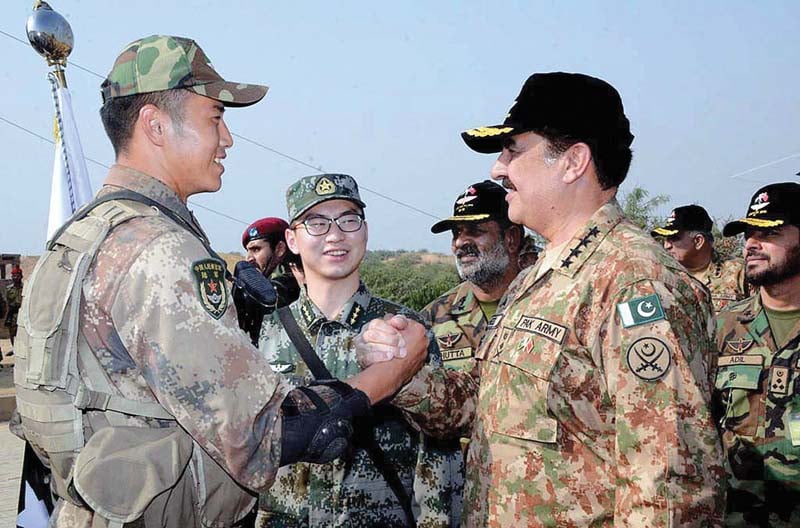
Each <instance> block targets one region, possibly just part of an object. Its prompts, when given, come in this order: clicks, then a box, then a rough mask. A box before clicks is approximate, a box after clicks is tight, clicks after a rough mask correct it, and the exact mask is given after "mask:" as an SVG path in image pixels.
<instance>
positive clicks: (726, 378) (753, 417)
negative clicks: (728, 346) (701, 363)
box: [714, 355, 764, 436]
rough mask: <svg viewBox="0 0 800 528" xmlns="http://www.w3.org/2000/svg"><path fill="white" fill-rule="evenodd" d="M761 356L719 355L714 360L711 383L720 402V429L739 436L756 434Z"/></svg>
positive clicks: (761, 370) (759, 410)
mask: <svg viewBox="0 0 800 528" xmlns="http://www.w3.org/2000/svg"><path fill="white" fill-rule="evenodd" d="M763 365H764V358H763V357H762V356H756V355H752V356H748V355H735V356H721V357H720V358H719V361H718V366H717V372H716V375H715V378H714V386H715V388H716V389H717V391H719V395H720V398H721V404H722V408H721V411H722V413H723V414H722V416H721V417H720V425H721V426H722V427H723V429H727V430H730V431H733V432H735V433H736V434H739V435H743V436H754V435H755V434H756V431H757V428H758V423H759V418H760V416H761V415H762V414H763V405H764V403H763V394H762V390H761V385H762V384H761V375H762V374H761V373H762V372H763Z"/></svg>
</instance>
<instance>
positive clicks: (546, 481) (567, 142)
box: [356, 73, 724, 527]
mask: <svg viewBox="0 0 800 528" xmlns="http://www.w3.org/2000/svg"><path fill="white" fill-rule="evenodd" d="M462 137H463V138H464V140H465V141H466V143H467V145H468V146H470V147H471V148H472V149H474V150H477V151H478V152H486V153H490V152H500V156H499V158H498V160H497V162H496V163H495V165H494V167H493V169H492V176H493V178H495V179H498V180H501V181H502V182H503V185H504V186H505V187H507V188H508V189H509V193H508V202H509V218H510V219H511V220H512V221H515V222H520V223H522V224H524V225H525V226H526V227H528V228H531V229H533V230H535V231H536V232H538V233H541V234H542V235H543V236H544V237H545V238H546V239H547V240H548V246H547V249H546V251H545V253H544V255H543V256H542V257H541V258H540V259H539V261H538V262H537V263H536V265H534V267H533V268H531V269H530V271H529V272H527V273H524V274H521V275H520V276H519V277H518V278H517V279H516V280H515V281H514V282H513V283H512V284H511V286H510V287H509V290H508V292H507V293H506V296H505V297H504V300H503V302H502V303H501V305H500V306H499V307H498V310H497V314H496V315H495V317H494V318H492V320H491V321H490V323H489V329H488V331H487V333H486V335H485V336H484V339H483V343H482V345H481V347H480V349H479V350H478V353H477V354H476V357H475V360H476V361H474V365H473V366H472V369H471V371H470V374H469V375H465V374H463V373H459V372H455V371H451V370H448V369H433V368H430V367H427V366H425V367H423V369H422V370H421V371H420V372H419V373H418V374H417V375H416V376H415V377H414V378H413V379H412V380H411V382H410V383H409V384H408V385H406V386H405V387H404V388H403V389H402V390H401V391H400V393H399V394H398V395H397V396H396V397H395V398H394V400H393V402H394V403H395V405H398V406H400V407H401V408H403V409H404V410H405V411H406V412H407V413H408V414H410V415H411V418H412V419H413V421H414V422H415V423H416V424H417V425H418V426H419V427H420V428H421V429H423V430H426V431H428V432H430V433H432V434H435V433H437V432H438V433H447V432H449V431H450V430H451V428H461V429H462V430H463V429H464V428H468V427H469V426H470V424H471V423H472V422H473V421H474V426H473V428H472V436H471V440H470V446H469V451H468V453H467V482H466V487H465V494H464V508H465V509H464V525H465V526H475V527H477V526H498V527H499V526H632V527H641V526H648V527H661V526H663V527H666V526H718V525H719V524H720V522H721V517H722V507H723V488H722V487H721V486H720V484H721V483H722V482H723V480H724V470H723V467H722V456H721V446H720V443H719V438H718V436H717V432H716V429H715V427H714V424H713V421H712V418H711V414H710V411H709V407H708V405H709V402H710V390H709V388H708V385H707V384H706V383H704V380H706V379H707V375H708V374H707V365H706V361H707V358H708V357H710V349H711V348H712V346H713V312H712V307H711V301H710V298H709V295H708V292H707V291H706V290H705V288H703V287H702V285H700V284H699V283H698V282H697V281H695V280H693V279H692V278H691V277H690V276H689V275H688V273H687V272H686V270H685V269H683V268H682V267H681V266H679V265H678V264H677V263H676V262H675V260H674V259H672V258H669V257H668V256H667V255H666V253H665V252H664V251H663V250H662V249H661V248H659V247H658V245H657V243H656V242H655V241H654V240H653V239H652V238H651V237H649V236H648V235H647V234H646V233H644V232H642V231H641V230H640V229H639V228H637V227H636V226H635V225H634V224H633V223H632V222H631V221H630V220H628V219H627V218H625V216H624V214H623V213H622V210H621V208H620V206H619V204H618V203H617V201H616V199H615V194H616V191H617V187H618V185H619V184H620V183H621V182H622V181H623V180H624V178H625V176H626V173H627V170H628V167H629V164H630V160H631V151H630V144H631V142H632V140H633V135H632V134H631V133H630V129H629V123H628V119H627V118H626V117H625V114H624V111H623V107H622V102H621V100H620V97H619V94H618V93H617V91H616V90H615V89H614V88H613V87H612V86H610V85H609V84H608V83H606V82H604V81H602V80H600V79H596V78H592V77H588V76H585V75H580V74H566V73H548V74H534V75H533V76H531V77H530V78H529V79H528V81H527V82H526V84H525V85H524V86H523V88H522V91H521V93H520V95H519V96H518V98H517V100H516V102H515V103H514V106H513V107H512V108H511V110H510V111H509V113H508V117H507V118H506V121H505V123H503V124H502V125H499V126H493V127H482V128H477V129H473V130H469V131H467V132H465V133H464V134H463V135H462ZM410 326H411V325H410V324H409V325H399V324H395V323H394V322H392V321H389V322H383V321H381V322H374V323H371V325H370V327H369V329H368V331H367V332H365V334H364V336H363V338H362V339H359V340H357V341H356V346H357V350H358V351H359V355H360V356H361V357H362V360H363V361H369V360H376V359H379V358H380V356H381V354H380V352H381V351H382V352H383V353H384V354H386V351H385V350H382V349H383V348H384V347H388V348H391V346H392V345H395V346H396V345H397V344H398V343H399V337H397V336H396V335H395V334H393V333H392V332H391V329H396V330H399V331H400V332H401V336H402V332H404V331H407V330H408V328H409V327H410ZM476 393H477V395H476Z"/></svg>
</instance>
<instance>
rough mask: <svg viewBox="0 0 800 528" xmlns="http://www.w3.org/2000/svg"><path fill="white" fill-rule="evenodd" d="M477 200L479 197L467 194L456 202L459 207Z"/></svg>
mask: <svg viewBox="0 0 800 528" xmlns="http://www.w3.org/2000/svg"><path fill="white" fill-rule="evenodd" d="M477 198H478V196H477V195H472V196H469V195H467V194H465V195H464V196H462V197H461V198H459V199H458V200H456V203H457V204H458V205H465V204H468V203H469V202H471V201H472V200H476V199H477Z"/></svg>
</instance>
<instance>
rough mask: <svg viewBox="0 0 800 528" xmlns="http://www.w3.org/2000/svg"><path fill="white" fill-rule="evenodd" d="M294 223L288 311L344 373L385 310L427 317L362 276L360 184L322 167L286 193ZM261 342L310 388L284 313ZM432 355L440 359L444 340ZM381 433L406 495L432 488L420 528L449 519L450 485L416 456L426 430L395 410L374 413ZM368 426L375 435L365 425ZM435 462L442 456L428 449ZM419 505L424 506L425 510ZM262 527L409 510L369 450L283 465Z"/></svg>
mask: <svg viewBox="0 0 800 528" xmlns="http://www.w3.org/2000/svg"><path fill="white" fill-rule="evenodd" d="M286 202H287V208H288V211H289V217H290V218H291V221H290V222H291V227H290V229H289V230H288V231H287V237H286V241H287V244H288V246H289V248H290V249H291V251H292V252H294V253H296V254H299V255H300V257H301V258H302V260H303V266H304V270H305V276H306V284H305V286H304V287H303V288H302V290H301V294H300V298H299V299H298V300H297V301H296V302H294V303H292V304H291V305H290V307H289V310H290V312H291V314H292V316H293V317H294V319H295V320H296V321H297V323H298V326H299V328H300V329H301V331H302V333H303V335H304V336H305V338H306V339H307V340H308V341H309V343H311V344H312V346H313V349H314V352H315V353H316V354H317V355H318V356H319V357H320V358H321V360H322V362H323V363H324V365H325V366H326V367H327V369H328V370H329V371H330V373H331V374H332V375H333V376H334V377H337V378H347V377H350V376H353V375H354V374H356V373H357V372H359V371H360V370H361V368H360V367H359V365H358V363H357V362H356V357H355V353H354V351H353V349H352V347H351V346H350V344H349V343H350V341H351V340H352V338H353V337H354V336H355V335H356V334H357V333H358V332H359V330H361V327H362V326H364V325H365V324H367V323H368V322H369V321H371V320H372V319H375V318H381V317H383V316H384V315H386V314H402V315H405V316H408V317H412V318H415V319H419V320H421V319H420V317H419V315H417V314H416V313H414V312H412V311H411V310H409V309H408V308H406V307H404V306H400V305H398V304H395V303H393V302H390V301H387V300H385V299H380V298H378V297H374V296H373V295H372V294H370V292H369V291H368V290H367V288H366V286H364V283H363V282H361V281H360V275H359V266H360V265H361V260H362V258H363V256H364V253H365V251H366V245H367V225H366V222H365V221H364V219H363V218H364V207H365V205H364V203H363V202H362V201H361V198H360V196H359V193H358V186H357V184H356V182H355V180H353V178H351V177H350V176H347V175H342V174H322V175H315V176H308V177H305V178H302V179H300V180H299V181H297V182H295V183H294V184H293V185H292V186H290V187H289V189H288V191H287V193H286ZM260 349H261V351H262V352H263V353H264V355H265V356H266V358H267V360H268V361H269V363H270V365H271V367H272V369H273V370H274V371H275V372H279V373H282V374H284V375H286V376H287V377H289V379H290V380H291V381H292V383H294V384H295V385H308V384H309V383H310V382H311V381H312V380H313V379H314V377H313V374H312V372H311V371H310V369H309V367H308V366H307V365H306V363H305V361H304V360H303V358H302V356H301V355H300V354H299V353H298V351H297V348H296V347H295V346H294V344H293V343H292V341H291V340H290V338H289V335H288V334H287V331H286V329H285V327H284V324H283V323H282V321H281V320H280V317H279V315H278V314H277V313H276V314H273V315H272V316H271V317H270V318H267V319H265V321H264V326H263V328H262V332H261V342H260ZM428 353H429V356H430V357H429V362H430V363H431V364H441V360H440V358H439V352H438V349H437V348H436V346H435V342H433V341H431V343H430V345H429V350H428ZM374 415H375V416H374V417H375V420H374V421H373V424H372V425H371V427H372V428H374V429H369V428H367V429H365V430H362V431H361V434H370V435H374V437H375V439H376V440H377V443H378V445H379V446H380V447H381V448H382V450H383V452H384V453H385V454H386V458H387V459H388V460H389V463H390V466H391V468H392V470H393V471H395V472H396V473H397V475H398V476H399V478H400V481H401V482H402V485H403V487H404V489H405V493H406V494H407V497H408V498H410V497H411V496H412V495H413V489H421V490H424V491H422V492H421V493H420V494H418V495H417V497H416V499H417V502H416V504H415V505H414V506H415V507H414V510H415V517H416V524H417V526H425V527H436V526H442V527H446V526H450V525H451V523H450V522H449V517H448V507H449V503H446V502H444V501H443V500H442V499H441V495H442V493H443V492H444V491H446V490H447V488H448V483H447V482H442V481H441V480H439V477H440V475H438V473H435V472H433V471H432V468H429V467H427V466H421V467H417V468H416V471H415V463H416V461H417V458H418V453H419V452H420V451H421V449H422V444H421V443H420V435H419V434H418V433H416V431H414V430H413V429H412V428H410V427H409V426H408V424H407V423H406V421H405V420H404V419H403V417H402V415H401V414H400V413H399V412H398V411H397V410H395V409H393V408H390V407H379V408H376V409H375V410H374ZM364 431H366V432H364ZM428 458H429V463H430V464H435V463H437V462H438V460H437V458H436V457H435V456H429V457H428ZM417 508H419V509H417ZM257 525H258V526H276V527H277V526H281V527H282V526H352V527H360V526H405V525H406V522H405V519H404V512H403V509H402V507H401V505H400V502H399V500H398V497H397V496H396V495H395V493H394V491H393V490H392V489H391V487H390V486H389V484H388V483H387V482H386V480H385V479H384V477H383V475H382V474H381V472H380V471H379V469H378V468H377V466H376V464H375V462H374V460H373V459H372V458H371V457H370V455H369V454H368V452H367V451H366V450H365V449H363V448H361V447H359V448H357V449H356V450H355V451H354V452H353V453H352V456H348V457H343V458H338V459H336V460H334V461H333V462H331V463H329V464H325V465H319V464H305V463H301V464H294V465H292V466H288V467H284V468H281V469H280V470H279V471H278V476H277V478H276V480H275V484H273V486H272V488H270V490H269V491H268V492H267V493H264V494H262V496H261V499H260V501H259V515H258V521H257Z"/></svg>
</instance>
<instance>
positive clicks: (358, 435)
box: [278, 306, 416, 527]
mask: <svg viewBox="0 0 800 528" xmlns="http://www.w3.org/2000/svg"><path fill="white" fill-rule="evenodd" d="M278 318H279V319H280V320H281V323H283V328H284V329H285V330H286V333H287V334H288V335H289V339H291V341H292V344H293V345H294V347H295V348H296V349H297V352H298V353H299V354H300V357H302V358H303V361H304V362H305V364H306V365H307V366H308V369H309V370H310V371H311V374H313V375H314V379H316V380H317V381H322V380H330V379H334V377H333V375H332V374H331V372H330V371H329V370H328V367H326V366H325V364H324V363H323V362H322V360H321V359H320V358H319V356H318V355H317V353H316V352H315V351H314V348H313V347H312V346H311V343H309V342H308V339H307V338H306V336H305V335H304V334H303V331H302V330H300V327H299V326H298V325H297V321H296V320H295V318H294V315H293V314H292V311H291V309H290V308H289V307H288V306H284V307H282V308H278ZM359 425H360V427H356V428H355V435H354V438H353V441H354V443H355V444H356V445H357V446H358V447H360V448H362V449H364V450H365V451H366V452H367V454H368V455H369V457H370V458H371V459H372V463H373V464H375V467H376V468H377V469H378V471H380V473H381V475H382V476H383V479H384V480H385V481H386V483H387V484H388V485H389V488H390V489H391V490H392V492H394V494H395V496H396V497H397V500H398V501H399V502H400V506H401V507H402V508H403V514H404V515H405V518H406V524H407V525H408V526H409V527H413V526H416V521H415V520H414V513H413V512H412V511H411V497H409V495H408V493H407V492H406V488H405V487H404V486H403V482H402V481H401V480H400V477H399V476H398V475H397V471H395V470H394V469H393V468H392V466H391V464H390V463H389V460H388V459H387V458H386V453H384V452H383V449H381V446H380V445H378V442H377V441H376V440H375V434H374V432H373V431H374V426H373V425H371V424H370V423H369V422H367V421H363V422H361V423H360V424H359Z"/></svg>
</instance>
